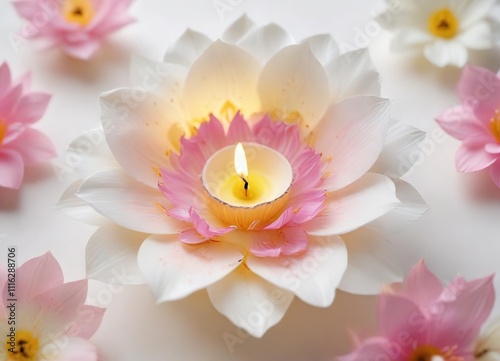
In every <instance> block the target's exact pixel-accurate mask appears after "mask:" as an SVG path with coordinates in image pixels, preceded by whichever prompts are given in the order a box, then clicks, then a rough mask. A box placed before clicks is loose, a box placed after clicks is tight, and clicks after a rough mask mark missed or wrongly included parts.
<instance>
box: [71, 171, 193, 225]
mask: <svg viewBox="0 0 500 361" xmlns="http://www.w3.org/2000/svg"><path fill="white" fill-rule="evenodd" d="M77 196H78V197H80V198H82V199H83V200H85V201H86V202H88V203H89V204H90V205H91V206H92V208H94V209H95V210H96V211H97V212H99V213H100V214H102V215H103V216H105V217H106V218H108V219H110V220H112V221H113V222H115V223H117V224H118V225H120V226H122V227H125V228H128V229H131V230H134V231H137V232H144V233H155V234H177V233H179V232H182V231H183V230H184V229H185V225H184V224H183V223H182V222H180V221H178V220H176V219H173V218H172V217H170V216H169V215H168V214H167V213H166V211H165V209H163V208H162V207H165V208H167V209H169V208H170V204H169V202H168V200H167V199H166V198H165V196H164V195H163V194H162V193H161V192H160V190H158V189H155V188H152V187H149V186H147V185H145V184H143V183H140V182H137V181H136V180H134V179H132V178H131V177H130V176H128V175H127V174H126V173H124V172H123V171H121V170H112V171H107V172H101V173H97V174H95V175H93V176H92V177H90V178H88V179H87V180H86V181H85V182H84V183H83V184H82V186H81V187H80V191H79V192H78V193H77Z"/></svg>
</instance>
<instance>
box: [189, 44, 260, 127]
mask: <svg viewBox="0 0 500 361" xmlns="http://www.w3.org/2000/svg"><path fill="white" fill-rule="evenodd" d="M259 70H260V65H259V63H258V61H257V60H256V59H255V58H253V57H252V56H251V55H250V54H248V53H247V52H246V51H244V50H243V49H240V48H238V47H236V46H234V45H229V44H226V43H223V42H222V41H216V42H214V43H213V44H211V45H210V46H209V47H208V48H207V49H206V50H205V51H204V52H203V54H201V55H200V57H199V58H198V59H197V60H196V61H195V62H194V63H193V65H192V67H191V69H190V71H189V74H188V76H187V78H186V83H185V85H184V99H185V100H186V106H187V108H188V109H189V112H190V115H191V117H192V118H194V119H196V120H199V119H207V118H208V116H209V114H213V115H214V116H216V117H218V118H220V119H226V118H227V120H228V121H230V120H231V119H232V117H233V115H234V114H235V113H236V111H237V110H241V111H242V113H243V114H244V115H250V114H252V113H254V112H255V111H257V110H259V108H260V107H259V103H260V102H259V98H258V96H257V92H256V89H257V79H258V75H259ZM233 108H234V109H233ZM233 113H234V114H233Z"/></svg>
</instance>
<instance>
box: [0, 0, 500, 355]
mask: <svg viewBox="0 0 500 361" xmlns="http://www.w3.org/2000/svg"><path fill="white" fill-rule="evenodd" d="M220 2H223V3H226V4H227V3H229V4H234V6H233V5H229V8H230V9H229V10H227V11H226V12H224V13H222V14H218V13H217V11H216V8H215V6H214V5H215V4H216V3H217V1H213V0H189V1H187V0H182V1H181V0H177V1H166V0H137V1H136V3H135V4H134V5H133V7H132V8H131V12H132V13H133V14H134V15H135V16H136V18H137V20H138V22H137V23H136V24H133V25H131V26H129V27H127V28H126V29H123V30H121V31H120V32H118V33H116V34H114V35H113V36H111V37H110V38H109V41H108V42H107V43H106V45H105V46H104V48H103V49H102V50H101V52H100V53H99V54H98V55H97V56H96V57H95V58H94V59H93V60H92V61H90V62H82V61H78V60H74V59H71V58H68V57H66V56H65V55H63V54H62V53H61V52H59V51H58V50H51V51H47V52H39V51H37V50H35V48H34V47H33V46H32V45H33V44H31V43H26V44H21V45H20V47H19V48H18V49H14V48H13V47H12V46H11V44H10V42H9V35H11V34H12V33H15V32H16V31H18V30H19V29H20V28H21V26H22V23H21V21H20V20H19V19H18V18H17V16H16V14H15V12H14V10H13V7H12V6H11V5H10V3H9V1H2V2H1V3H0V62H2V61H4V60H6V61H8V62H9V64H10V66H11V68H12V70H13V72H14V74H15V75H16V76H20V75H21V74H23V73H24V72H26V71H28V70H31V71H33V73H34V89H35V90H38V91H46V92H49V93H52V94H53V95H54V96H53V99H52V101H51V103H50V106H49V109H48V112H47V114H46V115H45V116H44V118H43V120H42V121H41V122H40V123H38V124H37V127H38V128H39V129H42V130H43V131H44V132H45V133H47V134H48V135H49V136H50V137H51V138H52V139H53V141H54V143H55V145H56V147H57V151H58V154H59V156H58V158H57V159H56V160H54V162H52V163H49V164H47V165H46V166H42V167H38V168H36V169H30V170H28V171H27V175H26V179H25V182H24V185H23V187H22V189H21V190H20V191H18V192H16V191H9V190H5V189H0V239H1V240H2V245H1V249H0V256H1V257H2V259H1V263H2V264H3V263H4V262H5V261H4V258H5V250H6V248H7V246H8V245H17V247H18V257H19V262H24V261H26V260H27V259H29V258H32V257H35V256H39V255H41V254H43V253H44V252H46V251H47V250H50V251H52V252H53V254H54V255H55V257H56V258H57V259H58V260H59V262H60V263H61V265H62V267H63V269H64V273H65V276H66V279H67V280H75V279H78V278H82V277H83V276H84V274H85V270H84V248H85V244H86V242H87V240H88V238H89V236H90V235H91V234H92V232H93V231H94V228H93V227H91V226H88V225H85V224H80V223H78V222H76V221H73V220H72V219H70V218H69V217H67V216H66V215H64V214H62V213H61V212H60V211H58V210H57V209H55V208H54V205H55V203H56V202H57V201H58V199H59V197H60V195H61V193H62V192H63V191H64V189H65V188H66V186H67V185H69V184H70V183H71V182H72V181H73V180H74V179H76V175H75V174H74V172H73V171H72V170H71V168H70V167H68V165H67V164H66V161H65V149H66V147H67V145H68V144H69V143H70V141H71V140H72V139H74V138H75V137H76V136H78V135H79V134H81V133H82V132H83V131H86V130H90V129H93V128H95V127H97V126H98V124H99V105H98V95H99V94H100V93H101V92H103V91H106V90H110V89H112V88H115V87H119V86H126V85H128V66H129V60H130V57H131V55H132V54H139V55H142V56H144V57H148V58H151V59H154V60H160V59H161V57H162V55H163V52H164V51H165V49H166V48H167V46H169V45H170V44H172V43H173V41H174V40H175V39H176V38H177V37H178V36H179V35H181V34H182V32H183V31H184V30H185V28H186V27H191V28H193V29H195V30H199V31H202V32H205V33H207V34H208V35H209V36H211V37H212V38H214V39H215V38H216V37H218V36H219V35H220V34H221V33H222V31H223V29H224V28H226V27H227V26H228V25H229V24H230V23H231V22H233V21H234V20H235V19H236V18H237V17H239V15H241V14H242V13H244V12H246V13H248V14H249V15H250V16H251V17H252V18H253V19H254V20H256V21H257V22H258V23H260V24H265V23H268V22H273V21H274V22H277V23H278V24H280V25H282V26H283V27H285V28H286V29H288V30H289V31H290V32H291V33H292V34H293V36H295V37H296V38H297V39H299V40H300V39H302V38H304V37H306V36H309V35H312V34H316V33H325V32H329V33H332V34H333V35H334V37H335V38H336V39H337V40H338V41H339V43H341V44H343V46H344V47H348V48H349V47H350V48H357V47H360V46H365V45H366V43H367V41H368V40H373V41H372V44H371V52H372V55H373V58H374V62H375V63H376V65H377V67H378V68H379V70H380V72H381V78H382V87H383V95H384V96H386V97H389V98H392V99H394V101H393V112H392V113H393V117H395V118H397V119H399V120H401V121H403V122H407V123H409V124H412V125H414V126H416V127H418V128H420V129H423V130H425V131H428V132H429V138H428V140H427V143H426V148H425V155H424V156H423V157H422V158H421V161H420V162H419V165H418V167H417V168H416V170H415V171H414V172H413V173H412V174H411V175H409V176H408V177H407V179H408V180H409V181H410V182H411V183H412V184H413V185H415V186H416V187H417V189H419V190H420V192H421V193H422V195H423V196H424V198H425V199H426V200H427V202H428V203H429V205H430V207H431V210H430V211H429V212H427V214H426V215H425V216H424V217H423V218H422V219H421V220H420V221H419V222H418V223H416V224H415V225H413V226H412V227H410V228H409V229H407V230H405V231H404V232H403V233H401V234H398V235H397V236H394V237H393V238H392V239H391V240H392V241H393V243H394V247H395V250H396V255H397V257H396V258H397V259H396V260H395V261H396V262H398V263H399V264H400V265H401V266H402V268H403V270H404V271H405V272H406V271H407V270H408V269H409V268H410V267H411V265H412V264H414V263H415V262H416V261H417V260H418V259H420V258H424V259H425V260H426V263H427V264H428V266H429V267H430V268H431V269H432V270H433V271H434V272H435V273H436V274H437V275H438V276H439V277H440V278H441V279H442V280H443V281H446V282H448V281H450V280H451V279H452V278H453V277H454V276H455V275H456V274H457V273H460V274H462V275H464V276H465V277H466V278H468V279H471V278H474V277H482V276H486V275H488V274H491V273H493V272H496V271H500V190H498V189H496V188H495V187H494V185H493V183H492V182H491V181H490V180H489V177H488V176H487V175H486V174H483V173H478V174H457V173H456V172H455V168H454V154H455V151H456V149H457V147H458V144H459V143H458V142H457V141H456V140H454V139H452V138H450V137H448V136H445V135H443V133H442V131H440V129H439V127H438V126H437V124H436V123H435V122H434V120H433V119H434V117H435V116H436V115H438V114H439V113H440V112H442V111H443V110H445V109H446V108H448V107H450V106H452V105H453V104H455V103H456V102H457V97H456V94H455V85H456V82H457V80H458V78H459V75H460V72H459V70H457V69H453V68H447V69H444V70H443V69H436V68H433V67H432V66H430V65H428V64H427V63H426V62H425V61H424V60H423V59H422V57H420V56H418V55H416V56H415V55H408V54H406V55H399V54H391V53H389V52H388V36H387V34H385V33H381V32H380V31H379V29H378V28H377V27H376V26H375V25H374V23H373V22H371V20H370V19H371V17H372V16H373V15H374V14H375V13H377V12H378V11H379V10H380V9H382V1H381V0H377V1H374V0H341V1H340V0H338V1H337V0H308V1H299V0H296V1H291V0H273V2H272V4H270V2H271V1H269V0H267V1H266V0H221V1H220ZM361 33H364V34H365V35H361ZM499 59H500V57H499V53H498V51H497V52H496V54H493V53H490V54H486V53H481V54H476V56H475V59H474V61H476V62H477V63H480V64H483V65H486V66H488V67H490V68H491V69H494V70H495V71H496V70H498V68H499V67H500V60H499ZM0 171H1V170H0ZM495 285H496V288H497V289H500V277H496V279H495ZM92 291H93V292H92V295H91V297H92V298H94V302H96V303H99V304H101V305H102V306H105V305H108V306H109V307H108V310H107V312H106V314H105V317H104V320H103V323H102V326H101V328H100V330H99V331H98V332H97V334H96V335H95V336H94V337H93V339H92V340H93V341H94V342H95V344H96V345H97V346H98V347H99V349H100V352H101V354H102V359H103V360H109V361H138V360H148V361H159V360H217V361H224V360H259V361H279V360H288V361H294V360H297V361H298V360H332V359H333V357H334V356H336V355H340V354H343V353H345V352H347V351H348V350H349V347H350V346H349V338H348V334H347V330H348V329H370V328H371V327H374V324H375V321H374V318H375V316H374V310H375V298H374V297H362V296H353V295H348V294H345V293H341V292H339V293H338V295H337V299H336V301H335V302H334V304H333V306H331V307H329V308H326V309H316V308H313V307H311V306H308V305H306V304H304V303H302V302H301V301H299V300H295V301H294V302H293V303H292V305H291V307H290V309H289V311H288V313H287V314H286V315H285V317H284V319H283V320H282V322H281V323H279V324H278V325H277V326H276V327H274V328H272V329H271V330H270V331H268V333H267V334H265V335H264V337H263V338H262V339H253V338H246V339H241V340H242V343H237V344H235V345H234V347H233V349H232V350H231V349H230V348H228V347H227V345H226V343H225V342H224V340H223V335H224V334H225V333H228V334H233V335H235V336H237V337H239V336H238V334H237V332H236V331H237V330H236V327H235V326H233V325H232V324H231V323H230V322H229V321H227V320H226V319H225V318H224V317H223V316H221V315H220V314H218V313H217V312H216V311H215V310H214V309H213V307H212V306H211V304H210V301H209V299H208V297H207V295H206V293H205V292H198V293H196V294H195V295H193V296H191V297H188V298H187V299H184V300H181V301H177V302H173V303H169V304H161V305H156V304H155V301H154V299H153V297H152V295H151V294H150V292H149V290H148V288H147V287H145V286H144V287H142V286H141V287H131V288H128V289H121V290H120V289H118V290H113V292H114V293H112V292H111V291H110V290H109V289H106V287H105V286H103V285H100V284H99V285H93V289H92ZM110 295H112V297H108V296H110ZM97 296H99V298H98V299H96V298H95V297H97ZM494 312H495V313H500V307H499V302H497V304H496V308H495V310H494ZM231 351H232V352H231Z"/></svg>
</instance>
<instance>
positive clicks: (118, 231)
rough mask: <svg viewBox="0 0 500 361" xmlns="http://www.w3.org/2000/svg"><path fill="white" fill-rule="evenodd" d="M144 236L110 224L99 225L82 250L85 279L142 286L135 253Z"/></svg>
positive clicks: (145, 235)
mask: <svg viewBox="0 0 500 361" xmlns="http://www.w3.org/2000/svg"><path fill="white" fill-rule="evenodd" d="M147 237H148V235H147V234H145V233H139V232H134V231H131V230H129V229H126V228H123V227H120V226H118V225H116V224H114V223H107V224H105V225H103V226H101V227H100V228H99V229H97V231H95V232H94V234H93V235H92V237H90V239H89V242H88V243H87V247H86V249H85V263H86V268H87V277H88V278H89V279H93V280H98V281H101V282H104V283H107V284H114V285H140V284H143V283H144V280H143V278H142V275H141V272H140V271H139V267H138V266H137V253H138V252H139V247H140V246H141V243H142V242H143V241H144V240H145V239H146V238H147Z"/></svg>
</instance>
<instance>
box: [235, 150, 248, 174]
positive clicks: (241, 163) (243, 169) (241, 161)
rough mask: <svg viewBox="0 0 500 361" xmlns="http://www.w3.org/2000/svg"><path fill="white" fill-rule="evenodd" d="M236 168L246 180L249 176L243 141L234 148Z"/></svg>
mask: <svg viewBox="0 0 500 361" xmlns="http://www.w3.org/2000/svg"><path fill="white" fill-rule="evenodd" d="M234 168H236V174H238V176H240V177H241V179H243V180H244V181H245V182H246V181H247V177H248V166H247V157H246V155H245V150H244V149H243V145H242V144H241V143H238V145H236V148H235V150H234Z"/></svg>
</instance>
